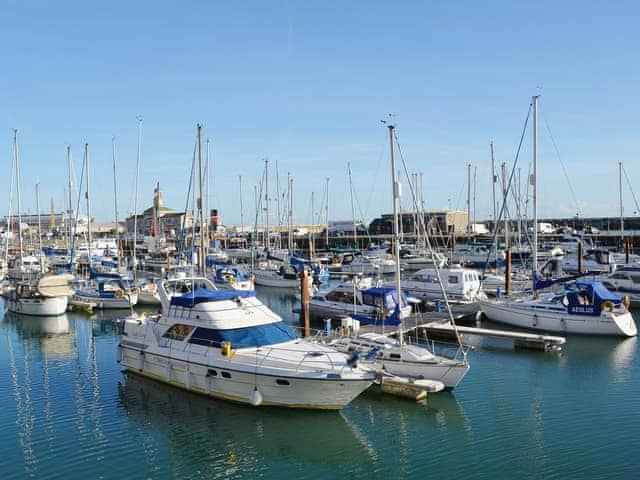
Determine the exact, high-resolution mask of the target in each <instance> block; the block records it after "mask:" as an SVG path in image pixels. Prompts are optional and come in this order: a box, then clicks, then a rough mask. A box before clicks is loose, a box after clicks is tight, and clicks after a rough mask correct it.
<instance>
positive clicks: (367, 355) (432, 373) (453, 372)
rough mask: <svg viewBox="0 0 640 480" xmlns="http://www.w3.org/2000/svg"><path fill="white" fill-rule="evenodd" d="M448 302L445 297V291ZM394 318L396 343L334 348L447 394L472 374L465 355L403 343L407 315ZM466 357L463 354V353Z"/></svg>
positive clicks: (355, 340) (380, 339)
mask: <svg viewBox="0 0 640 480" xmlns="http://www.w3.org/2000/svg"><path fill="white" fill-rule="evenodd" d="M387 127H388V128H389V137H390V140H389V141H390V147H391V179H392V190H393V234H394V258H395V290H396V291H397V292H402V285H401V283H400V234H399V230H400V229H399V225H398V223H399V222H398V202H399V198H400V190H401V188H400V182H399V181H398V180H397V179H396V163H395V156H394V130H395V125H393V124H389V125H387ZM443 294H444V298H445V301H446V298H447V297H446V293H445V292H444V290H443ZM394 317H396V318H397V319H399V327H398V331H397V334H396V337H397V340H395V339H392V338H390V337H388V336H385V335H381V334H378V333H368V334H362V335H358V336H355V337H350V338H341V339H338V340H336V341H334V342H332V343H331V344H332V345H334V346H335V347H336V348H338V349H340V350H342V351H357V352H361V353H362V357H361V360H360V365H361V366H362V367H363V368H370V369H371V370H373V371H376V372H381V373H382V374H383V375H385V374H386V375H397V376H401V377H405V378H407V377H408V378H410V379H426V380H435V381H439V382H442V383H443V384H444V388H445V389H446V390H453V389H454V388H455V387H457V386H458V384H459V383H460V381H461V380H462V378H463V377H464V376H465V375H466V374H467V372H468V371H469V363H468V362H467V358H466V354H464V355H463V358H462V359H457V358H447V357H444V356H441V355H437V354H435V353H434V352H432V351H431V350H429V349H428V348H426V347H423V346H421V345H408V344H406V343H405V341H404V333H403V325H402V320H403V319H404V318H405V313H404V312H403V311H402V309H401V308H400V305H399V303H397V304H396V312H395V313H394ZM463 353H464V352H463Z"/></svg>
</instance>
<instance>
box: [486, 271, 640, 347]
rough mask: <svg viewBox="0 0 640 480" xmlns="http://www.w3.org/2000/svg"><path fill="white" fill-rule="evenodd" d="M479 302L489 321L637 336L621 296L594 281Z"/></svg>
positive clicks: (582, 332)
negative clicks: (560, 288)
mask: <svg viewBox="0 0 640 480" xmlns="http://www.w3.org/2000/svg"><path fill="white" fill-rule="evenodd" d="M550 282H551V281H550ZM540 286H542V285H540ZM479 305H480V309H481V310H482V312H483V313H484V314H485V315H486V316H487V318H489V319H490V320H493V321H496V322H500V323H505V324H508V325H512V326H514V327H522V328H528V329H532V330H543V331H548V332H561V333H580V334H588V335H619V336H628V337H634V336H636V335H637V328H636V324H635V321H634V320H633V317H632V316H631V313H630V312H629V310H628V309H627V308H626V307H625V306H624V305H623V302H622V299H621V298H620V297H618V296H617V295H615V294H614V293H612V292H611V291H609V290H608V289H607V288H606V287H605V286H604V285H603V284H602V283H601V282H597V281H593V280H581V281H576V282H573V283H571V284H568V285H566V286H565V287H564V288H563V289H562V290H560V291H558V292H544V293H538V292H537V291H536V292H534V294H533V295H528V296H526V297H522V298H516V299H507V300H481V301H479Z"/></svg>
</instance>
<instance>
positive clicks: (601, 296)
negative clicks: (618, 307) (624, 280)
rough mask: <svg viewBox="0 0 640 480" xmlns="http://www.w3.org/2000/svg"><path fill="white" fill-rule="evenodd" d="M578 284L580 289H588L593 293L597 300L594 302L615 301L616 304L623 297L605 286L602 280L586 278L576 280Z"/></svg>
mask: <svg viewBox="0 0 640 480" xmlns="http://www.w3.org/2000/svg"><path fill="white" fill-rule="evenodd" d="M576 286H577V287H578V288H579V289H586V290H587V291H588V292H589V294H593V296H594V298H595V301H594V303H596V304H600V303H602V302H607V301H609V302H613V303H615V304H619V303H620V302H621V301H622V299H621V298H620V297H619V296H618V295H616V294H615V293H613V292H612V291H611V290H609V289H608V288H607V287H605V286H604V285H603V284H602V282H597V281H595V280H585V281H583V282H576Z"/></svg>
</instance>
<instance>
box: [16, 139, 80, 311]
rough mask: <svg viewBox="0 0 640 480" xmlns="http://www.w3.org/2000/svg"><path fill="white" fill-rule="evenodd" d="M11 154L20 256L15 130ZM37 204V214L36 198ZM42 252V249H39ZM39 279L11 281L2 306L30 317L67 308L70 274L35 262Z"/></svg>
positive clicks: (20, 206)
mask: <svg viewBox="0 0 640 480" xmlns="http://www.w3.org/2000/svg"><path fill="white" fill-rule="evenodd" d="M13 154H14V159H13V160H14V168H15V172H16V185H17V188H16V190H17V196H18V238H19V250H20V252H19V255H20V258H21V259H22V257H23V245H22V229H21V228H20V227H21V218H20V215H21V209H22V204H21V200H20V162H19V155H18V132H17V130H14V132H13ZM36 196H37V197H38V195H36ZM37 203H38V215H39V212H40V209H39V203H40V202H39V199H38V198H37ZM38 236H40V228H39V226H38ZM40 251H42V248H40ZM21 263H22V262H21ZM39 268H40V272H39V278H37V280H36V281H34V280H33V279H26V278H24V277H23V278H22V279H21V280H20V281H18V282H17V283H16V284H15V288H12V289H10V290H9V291H8V292H7V298H6V300H5V305H6V307H7V309H8V310H9V311H10V312H14V313H20V314H23V315H34V316H57V315H62V314H63V313H64V312H66V310H67V301H68V295H70V294H71V293H72V292H71V290H70V288H69V280H70V279H71V278H72V276H71V275H68V274H63V275H55V274H53V273H46V274H45V273H44V270H43V265H42V262H40V263H39Z"/></svg>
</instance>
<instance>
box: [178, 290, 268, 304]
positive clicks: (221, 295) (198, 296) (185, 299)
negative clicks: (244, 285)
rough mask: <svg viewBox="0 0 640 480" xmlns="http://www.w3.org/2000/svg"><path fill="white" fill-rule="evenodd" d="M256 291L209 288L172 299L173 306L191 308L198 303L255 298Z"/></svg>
mask: <svg viewBox="0 0 640 480" xmlns="http://www.w3.org/2000/svg"><path fill="white" fill-rule="evenodd" d="M255 296H256V292H255V291H254V290H231V291H229V290H211V289H209V288H198V289H196V290H195V291H193V292H188V293H185V294H184V295H181V296H179V297H172V298H171V305H172V306H176V307H188V308H191V307H193V306H194V305H196V304H198V303H204V302H218V301H222V300H233V299H234V298H247V297H255Z"/></svg>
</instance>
